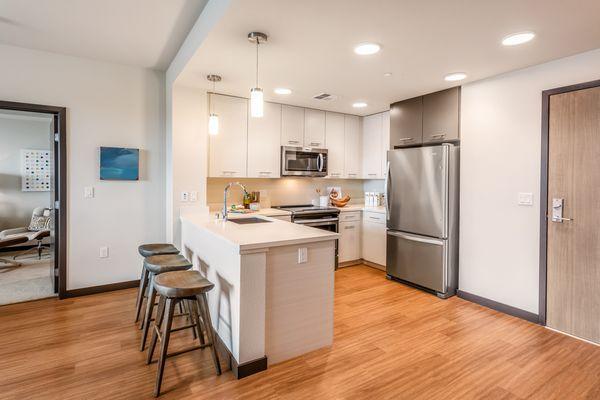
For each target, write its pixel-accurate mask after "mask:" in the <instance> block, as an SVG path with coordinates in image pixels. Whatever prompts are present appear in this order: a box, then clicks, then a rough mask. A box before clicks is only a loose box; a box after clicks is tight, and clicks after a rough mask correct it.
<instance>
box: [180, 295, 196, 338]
mask: <svg viewBox="0 0 600 400" xmlns="http://www.w3.org/2000/svg"><path fill="white" fill-rule="evenodd" d="M182 303H183V310H184V312H186V313H187V317H186V322H187V323H188V324H196V320H195V319H194V314H193V312H192V301H191V300H183V301H182ZM192 336H193V337H194V340H196V339H197V338H198V335H197V334H196V328H193V329H192Z"/></svg>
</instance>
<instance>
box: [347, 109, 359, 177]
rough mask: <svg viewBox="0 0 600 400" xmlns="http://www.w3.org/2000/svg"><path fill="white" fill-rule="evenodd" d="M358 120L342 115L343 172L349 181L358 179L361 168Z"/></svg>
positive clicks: (352, 116)
mask: <svg viewBox="0 0 600 400" xmlns="http://www.w3.org/2000/svg"><path fill="white" fill-rule="evenodd" d="M361 142H362V141H361V134H360V119H359V117H357V116H355V115H344V171H345V177H346V178H349V179H360V177H361V167H362V162H361V159H362V153H361Z"/></svg>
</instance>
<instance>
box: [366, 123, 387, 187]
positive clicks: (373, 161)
mask: <svg viewBox="0 0 600 400" xmlns="http://www.w3.org/2000/svg"><path fill="white" fill-rule="evenodd" d="M382 124H383V116H382V114H381V113H379V114H374V115H369V116H367V117H364V118H363V129H362V144H363V145H362V176H363V178H364V179H381V178H382V175H381V162H382V161H381V148H382V144H381V141H382V133H383V125H382Z"/></svg>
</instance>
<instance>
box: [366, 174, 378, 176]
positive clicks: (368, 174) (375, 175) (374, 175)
mask: <svg viewBox="0 0 600 400" xmlns="http://www.w3.org/2000/svg"><path fill="white" fill-rule="evenodd" d="M367 175H368V176H377V174H367Z"/></svg>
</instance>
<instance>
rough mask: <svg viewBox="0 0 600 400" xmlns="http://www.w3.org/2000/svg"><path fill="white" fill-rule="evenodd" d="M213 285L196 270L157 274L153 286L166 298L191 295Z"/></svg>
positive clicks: (200, 292)
mask: <svg viewBox="0 0 600 400" xmlns="http://www.w3.org/2000/svg"><path fill="white" fill-rule="evenodd" d="M213 287H215V285H214V284H213V283H211V282H210V281H209V280H208V279H206V278H204V277H203V276H202V274H201V273H200V272H198V271H176V272H167V273H164V274H161V275H158V276H157V277H156V279H155V280H154V288H155V289H156V291H157V292H158V294H160V295H161V296H164V297H168V298H176V297H191V296H197V295H199V294H202V293H206V292H208V291H209V290H211V289H212V288H213Z"/></svg>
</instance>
